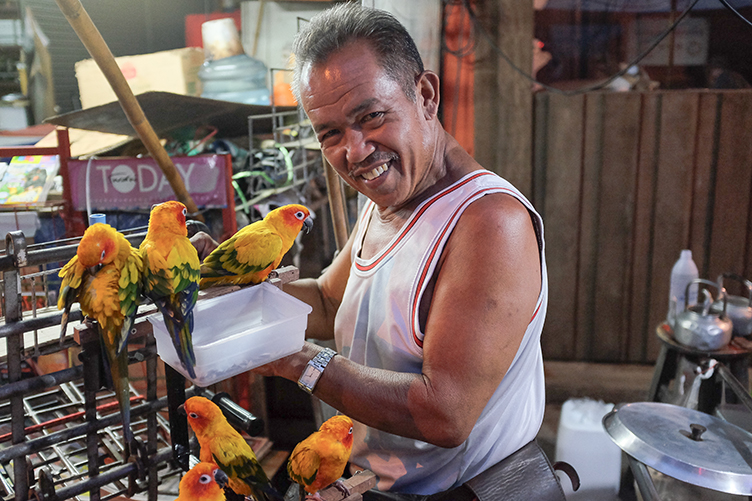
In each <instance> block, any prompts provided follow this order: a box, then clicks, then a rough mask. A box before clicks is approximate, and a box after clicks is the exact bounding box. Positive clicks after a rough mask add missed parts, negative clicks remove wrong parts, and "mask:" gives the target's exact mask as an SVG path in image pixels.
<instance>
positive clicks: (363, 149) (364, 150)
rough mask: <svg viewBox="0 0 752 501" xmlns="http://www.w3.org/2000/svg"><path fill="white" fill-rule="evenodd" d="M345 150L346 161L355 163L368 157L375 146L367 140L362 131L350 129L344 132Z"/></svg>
mask: <svg viewBox="0 0 752 501" xmlns="http://www.w3.org/2000/svg"><path fill="white" fill-rule="evenodd" d="M345 150H346V153H347V161H348V162H349V163H351V164H357V163H360V162H362V161H363V160H365V159H366V158H368V156H369V155H370V154H371V153H373V152H374V151H375V150H376V148H375V147H374V146H373V145H371V144H370V143H369V142H368V138H367V137H366V135H365V134H364V133H363V131H360V130H352V129H351V130H348V131H347V132H346V133H345Z"/></svg>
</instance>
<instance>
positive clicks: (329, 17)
mask: <svg viewBox="0 0 752 501" xmlns="http://www.w3.org/2000/svg"><path fill="white" fill-rule="evenodd" d="M356 40H365V41H367V42H368V43H369V45H370V47H371V49H372V50H373V51H374V53H375V54H376V57H377V58H378V61H379V64H380V65H381V67H382V68H383V69H384V71H386V74H387V75H388V76H389V77H390V78H391V79H392V80H394V81H395V82H397V83H399V84H400V86H401V87H402V90H403V91H404V93H405V95H406V96H407V97H408V98H409V99H410V100H411V101H413V102H414V101H415V98H416V95H415V84H416V82H417V81H418V77H419V76H420V75H421V73H423V60H422V59H421V57H420V53H419V52H418V48H417V47H416V46H415V42H414V41H413V39H412V37H411V36H410V34H409V33H408V32H407V30H406V29H405V27H404V26H403V25H402V24H401V23H400V22H399V21H398V20H397V19H396V18H395V17H394V16H393V15H392V14H390V13H388V12H386V11H383V10H379V9H370V8H365V7H361V6H360V5H359V4H357V3H350V2H348V3H341V4H337V5H335V6H334V7H332V8H330V9H327V10H325V11H324V12H321V13H318V14H316V15H315V16H313V17H312V18H311V21H310V22H309V23H308V24H306V25H305V26H304V27H303V29H302V30H301V31H300V33H298V35H297V37H296V38H295V42H294V43H293V47H292V51H293V54H295V69H294V72H293V84H292V91H293V94H294V95H295V99H297V101H298V103H300V102H301V101H300V84H301V82H300V79H301V73H302V71H303V69H304V68H305V67H306V66H307V65H311V66H315V65H318V64H321V63H324V62H326V60H327V59H328V58H329V56H331V55H332V54H333V53H334V52H336V51H337V50H339V49H341V48H343V47H345V46H346V45H347V44H348V43H350V42H353V41H356Z"/></svg>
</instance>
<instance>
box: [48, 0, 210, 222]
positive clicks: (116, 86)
mask: <svg viewBox="0 0 752 501" xmlns="http://www.w3.org/2000/svg"><path fill="white" fill-rule="evenodd" d="M55 2H56V3H57V5H58V7H60V10H61V11H62V13H63V15H65V18H66V19H67V20H68V22H69V23H70V25H71V27H73V30H74V31H75V32H76V35H78V38H79V39H80V40H81V42H83V44H84V47H86V50H87V51H89V54H90V55H91V57H92V58H93V59H94V61H96V63H97V65H98V66H99V68H100V69H101V70H102V73H104V76H105V78H107V81H108V82H109V83H110V86H111V87H112V90H113V91H114V92H115V95H116V96H117V98H118V101H119V102H120V106H121V107H122V108H123V111H124V112H125V116H126V117H127V118H128V121H129V122H130V123H131V125H132V126H133V129H134V130H135V131H136V134H138V137H139V138H140V139H141V141H142V142H143V143H144V146H145V147H146V149H147V151H148V152H149V153H150V154H151V156H152V157H153V158H154V160H155V161H156V162H157V164H158V165H159V167H160V169H162V172H163V173H164V175H165V177H166V178H167V181H168V182H169V183H170V186H171V187H172V191H174V192H175V196H176V197H177V198H178V200H180V201H181V202H182V203H183V204H185V206H186V208H187V209H188V212H189V213H190V214H192V215H193V217H194V218H196V219H199V220H201V221H203V218H202V217H201V215H200V214H198V207H197V206H196V204H195V203H194V202H193V198H191V195H190V194H189V193H188V191H187V190H186V189H185V184H184V183H183V179H182V178H181V177H180V174H179V173H178V171H177V169H176V168H175V164H173V163H172V159H171V158H170V156H169V155H168V154H167V152H166V151H165V149H164V147H163V146H162V143H160V142H159V138H158V137H157V134H156V133H155V132H154V129H152V127H151V124H150V123H149V121H148V120H147V119H146V116H145V115H144V111H143V110H142V109H141V105H140V104H138V101H137V100H136V97H135V96H134V95H133V91H132V90H131V88H130V86H129V85H128V82H126V81H125V77H124V76H123V73H122V72H121V71H120V68H119V67H118V65H117V63H116V62H115V57H114V56H113V55H112V52H111V51H110V48H109V47H108V46H107V43H106V42H105V41H104V39H103V38H102V35H101V34H100V33H99V30H97V27H96V26H94V23H93V22H92V20H91V18H90V17H89V14H88V13H87V12H86V10H85V9H84V7H83V5H81V2H80V1H79V0H55Z"/></svg>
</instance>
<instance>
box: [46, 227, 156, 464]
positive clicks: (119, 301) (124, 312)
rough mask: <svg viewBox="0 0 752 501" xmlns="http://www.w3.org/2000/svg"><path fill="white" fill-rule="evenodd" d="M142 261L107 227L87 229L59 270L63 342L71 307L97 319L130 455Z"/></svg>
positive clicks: (118, 234) (119, 235) (120, 237)
mask: <svg viewBox="0 0 752 501" xmlns="http://www.w3.org/2000/svg"><path fill="white" fill-rule="evenodd" d="M142 274H143V262H142V260H141V256H140V254H139V253H138V251H137V250H136V249H134V248H133V247H131V244H130V242H128V240H126V238H125V237H124V236H123V235H122V234H121V233H119V232H118V231H117V230H115V229H114V228H112V227H111V226H110V225H108V224H104V223H96V224H93V225H91V226H89V227H88V228H87V229H86V232H84V236H83V238H81V242H80V243H79V244H78V249H77V250H76V255H75V256H73V258H71V260H70V261H68V263H67V264H66V265H65V266H63V268H62V269H61V270H60V273H59V275H60V278H61V279H62V282H61V284H60V295H59V297H58V302H57V307H58V309H61V310H63V319H62V322H61V332H60V339H61V340H62V338H63V337H64V336H65V332H66V328H67V325H68V316H69V314H70V309H71V306H72V305H73V303H74V302H76V301H78V302H79V303H80V305H81V311H82V312H83V313H84V315H86V316H87V317H90V318H92V319H94V320H96V321H97V328H98V329H99V334H100V337H101V339H102V345H103V346H102V347H103V351H104V352H105V355H106V356H105V357H104V360H105V363H107V364H108V365H109V367H110V374H111V375H112V385H113V387H114V389H115V394H116V395H117V399H118V403H119V404H120V413H121V415H122V419H123V438H124V439H125V447H126V449H125V450H126V455H127V454H128V452H129V451H130V443H131V440H132V439H133V433H132V432H131V428H130V408H131V407H130V385H129V383H128V349H127V347H126V345H127V342H128V336H129V335H130V331H131V328H132V327H133V320H134V318H135V316H136V310H137V308H138V303H139V302H140V300H141V279H142Z"/></svg>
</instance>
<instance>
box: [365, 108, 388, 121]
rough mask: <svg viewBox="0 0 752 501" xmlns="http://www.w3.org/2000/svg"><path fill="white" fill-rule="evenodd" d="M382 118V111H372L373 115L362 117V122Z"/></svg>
mask: <svg viewBox="0 0 752 501" xmlns="http://www.w3.org/2000/svg"><path fill="white" fill-rule="evenodd" d="M382 116H384V112H383V111H374V112H373V113H369V114H368V115H366V116H364V117H363V122H370V121H371V120H374V119H376V118H381V117H382Z"/></svg>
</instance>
